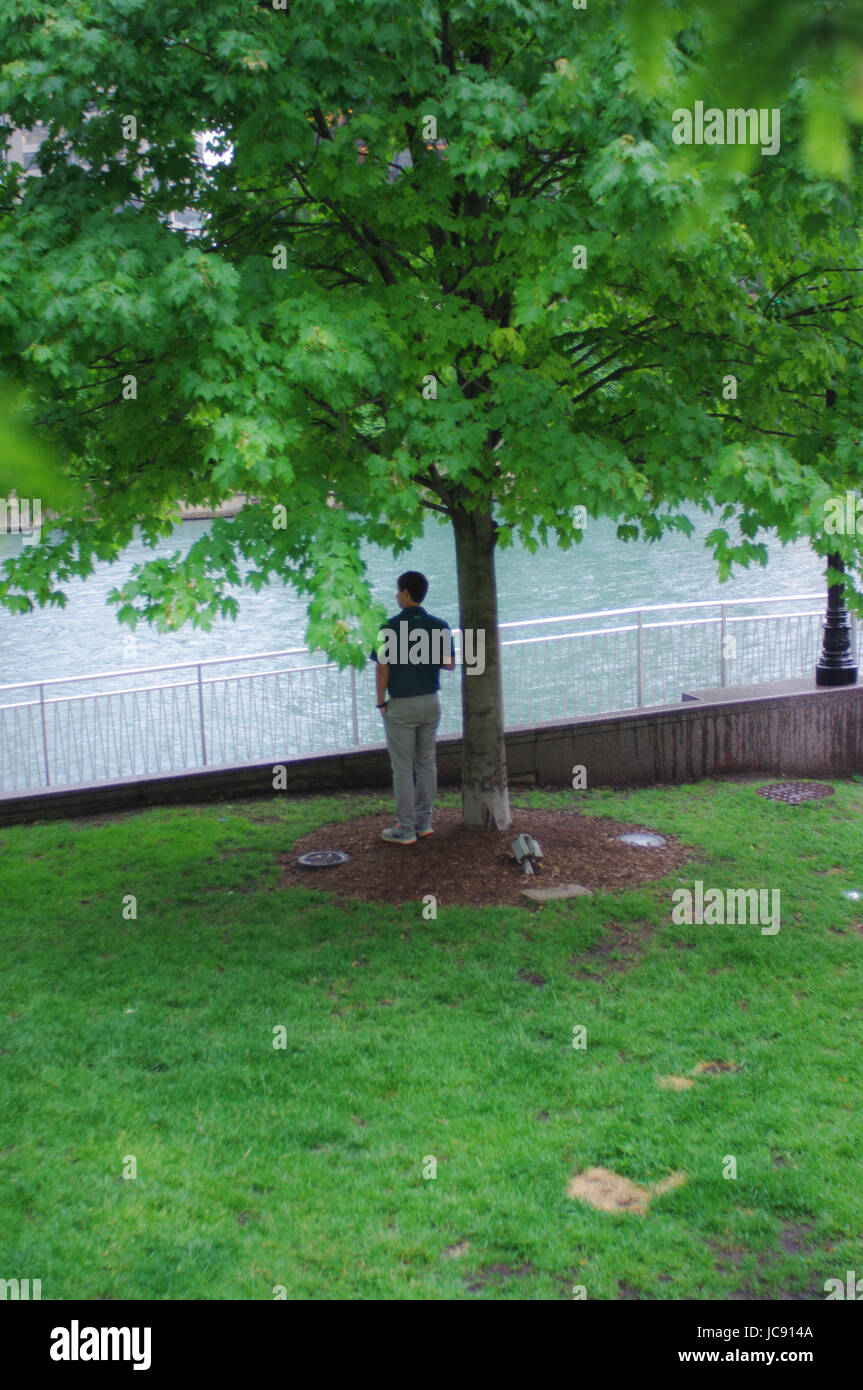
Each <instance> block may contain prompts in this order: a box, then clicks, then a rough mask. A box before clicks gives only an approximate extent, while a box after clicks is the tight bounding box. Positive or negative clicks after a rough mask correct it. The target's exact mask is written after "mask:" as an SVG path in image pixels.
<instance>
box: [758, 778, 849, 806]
mask: <svg viewBox="0 0 863 1390" xmlns="http://www.w3.org/2000/svg"><path fill="white" fill-rule="evenodd" d="M758 795H759V796H763V797H766V798H767V800H768V801H785V802H787V804H788V805H789V806H796V805H797V804H798V803H799V802H801V801H821V800H822V799H823V798H824V797H825V796H833V795H834V791H833V788H832V787H828V786H827V784H826V783H825V782H774V783H773V785H772V786H768V787H759V788H758Z"/></svg>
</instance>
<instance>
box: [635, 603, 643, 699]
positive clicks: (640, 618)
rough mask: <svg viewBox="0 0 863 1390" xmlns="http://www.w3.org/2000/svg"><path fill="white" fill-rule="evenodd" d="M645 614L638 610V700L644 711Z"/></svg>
mask: <svg viewBox="0 0 863 1390" xmlns="http://www.w3.org/2000/svg"><path fill="white" fill-rule="evenodd" d="M643 625H644V614H643V612H642V611H641V609H640V608H639V610H638V690H637V692H636V699H637V701H638V708H639V709H644V637H643V632H644V626H643Z"/></svg>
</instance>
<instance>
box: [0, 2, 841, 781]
mask: <svg viewBox="0 0 863 1390" xmlns="http://www.w3.org/2000/svg"><path fill="white" fill-rule="evenodd" d="M276 2H277V3H278V0H276ZM746 3H747V4H748V5H750V13H751V14H756V13H757V14H760V13H761V12H760V10H758V7H757V6H755V3H754V0H751V3H750V0H746ZM833 8H834V10H835V9H836V7H833ZM840 8H841V7H840ZM660 11H663V14H660ZM846 12H847V11H846V10H842V13H843V14H845V13H846ZM794 13H795V16H796V21H799V20H800V13H801V12H800V11H799V9H798V8H796V7H795V10H794ZM657 16H659V17H657ZM642 21H643V22H642ZM713 22H714V21H713V20H711V18H710V15H708V14H705V12H703V11H701V10H699V9H697V8H694V7H693V8H692V9H691V11H689V12H684V11H682V10H680V9H679V8H677V9H675V8H673V7H671V8H669V7H662V6H660V7H657V6H655V5H649V6H647V7H646V9H645V11H644V15H643V16H642V20H641V21H640V20H639V19H638V17H637V15H636V12H635V8H634V7H633V6H631V5H628V4H625V3H623V0H616V2H615V0H611V3H605V4H602V5H600V4H593V3H589V4H588V5H587V6H586V7H585V8H576V7H575V6H572V7H570V6H568V5H564V4H560V3H550V2H549V0H460V3H454V4H451V5H446V4H438V3H437V2H436V0H418V3H415V4H413V5H411V6H408V7H397V6H395V5H393V4H392V3H391V2H388V0H357V3H354V4H352V5H351V6H350V7H349V8H348V9H345V7H344V6H342V5H339V4H337V3H336V0H286V3H285V5H284V7H281V5H279V7H276V4H274V3H273V2H272V0H266V3H265V0H260V2H259V3H258V4H241V3H238V0H211V2H210V3H209V4H208V5H206V6H200V7H189V6H184V5H179V4H177V3H172V0H67V3H65V4H63V5H62V6H56V5H50V4H40V3H38V0H27V2H26V3H25V0H19V3H17V4H15V3H12V4H7V5H6V6H5V7H4V10H3V12H2V15H0V51H2V52H3V54H4V63H3V66H2V69H0V111H3V112H5V113H6V121H7V124H8V126H10V127H13V128H14V127H19V128H20V127H28V126H31V125H33V124H34V123H35V122H36V121H37V120H38V121H41V122H44V123H45V124H47V126H48V128H49V132H50V134H49V138H48V139H47V140H46V141H45V143H44V144H43V145H42V147H41V149H40V151H39V155H38V164H39V169H40V172H41V177H39V178H24V177H22V176H21V171H20V170H18V169H17V167H16V166H14V165H12V166H9V167H8V168H7V169H6V171H5V172H4V175H3V187H2V190H0V199H2V202H0V290H2V301H0V372H2V374H3V376H4V377H7V378H11V379H13V380H15V381H16V382H18V383H20V384H22V385H23V386H24V387H25V388H26V390H27V393H28V401H29V409H30V414H31V417H32V419H33V421H34V422H36V424H37V425H38V429H39V432H40V436H41V437H43V438H44V439H46V440H49V441H50V442H51V443H52V444H53V445H54V446H55V448H56V450H57V451H58V453H59V455H60V456H61V458H62V459H63V464H62V469H63V473H64V475H65V476H66V478H67V479H68V480H70V481H71V482H73V483H74V484H76V485H77V486H78V488H79V489H80V493H79V497H80V496H83V498H84V499H85V500H83V501H81V500H79V501H78V502H77V503H76V504H74V505H66V506H65V507H64V506H62V505H61V506H59V507H58V508H56V510H57V513H58V516H57V529H56V530H54V531H53V532H51V534H50V535H49V534H47V532H46V533H45V534H44V535H43V538H42V542H41V544H40V545H39V546H34V547H31V548H28V549H27V550H26V551H25V552H23V553H22V554H21V555H20V556H16V557H15V558H14V559H13V560H11V561H8V562H7V564H6V568H5V577H3V578H2V580H0V602H3V603H5V604H6V605H7V607H10V608H12V609H15V608H23V607H25V606H27V605H28V604H29V602H30V601H31V598H32V599H35V600H36V601H37V602H40V603H44V602H54V601H62V589H61V588H60V587H58V586H60V585H62V582H63V581H64V579H68V577H69V576H70V575H73V574H81V575H86V574H87V573H89V572H90V570H91V568H92V565H93V563H94V561H95V560H97V559H102V560H106V559H108V560H110V559H113V558H114V557H116V556H117V555H118V554H119V553H120V552H121V550H122V549H123V547H124V546H125V545H126V544H127V543H128V542H129V540H130V539H131V537H132V534H133V528H134V527H135V526H136V525H139V526H140V527H141V529H142V533H143V535H144V537H145V539H152V540H155V539H156V538H158V537H160V536H164V535H167V534H168V533H169V532H170V529H171V526H172V524H173V521H174V519H175V516H176V501H177V499H178V498H185V499H186V500H188V501H190V502H201V501H204V500H207V499H209V500H210V501H212V502H218V501H220V500H222V499H224V498H225V497H227V496H229V495H231V494H233V493H236V492H242V493H245V494H247V495H250V496H251V497H253V498H255V499H256V501H255V503H254V504H251V505H248V506H246V507H245V508H244V509H243V511H242V512H241V513H240V515H239V516H238V517H237V518H236V519H235V520H233V521H230V522H229V521H216V522H214V523H213V525H212V527H211V528H210V529H209V531H208V533H207V534H206V535H205V536H202V537H201V538H200V539H198V540H197V541H195V543H194V544H193V545H192V546H191V548H190V549H189V551H188V554H187V555H186V556H185V558H181V557H180V556H179V554H178V555H177V556H175V557H174V558H172V559H156V560H153V561H150V562H148V563H147V564H145V565H144V566H143V567H141V568H140V569H139V571H138V572H137V573H136V575H135V577H134V579H133V580H132V581H131V582H130V583H129V584H127V585H126V586H125V587H124V589H123V590H122V591H121V592H118V593H117V594H116V595H115V598H116V601H117V603H118V605H119V614H120V616H121V618H123V619H125V620H128V621H135V619H136V618H138V617H144V618H146V619H148V620H151V621H155V622H157V623H160V624H162V625H165V626H177V625H179V624H181V623H183V622H185V621H192V622H195V623H204V624H206V623H208V622H211V621H212V618H213V617H214V615H216V614H229V613H231V612H233V611H235V607H236V599H235V598H234V597H233V596H232V595H231V594H230V593H229V592H228V586H229V585H231V584H234V583H236V582H238V581H239V580H240V579H241V578H242V579H243V582H245V583H246V584H248V585H251V586H253V587H257V586H260V585H261V584H263V583H264V582H266V581H267V580H268V579H269V578H270V577H272V576H279V577H282V578H284V579H290V581H291V582H293V583H294V584H296V585H298V586H299V587H300V589H302V590H303V591H305V592H306V593H307V594H308V595H309V599H310V610H309V611H310V626H309V630H308V640H309V642H310V644H311V645H313V646H320V647H322V648H324V649H325V650H327V651H328V652H329V653H330V654H331V655H333V656H335V657H336V658H337V659H339V660H341V661H349V660H352V661H355V662H357V663H359V662H360V661H362V660H363V659H364V656H365V654H366V651H367V648H368V643H369V637H370V636H371V635H373V632H374V631H375V630H376V628H377V625H378V623H379V621H380V619H381V618H382V616H383V613H382V611H381V610H380V609H379V607H376V606H375V605H374V604H372V603H371V600H370V594H369V588H368V583H367V580H366V576H365V574H364V572H363V566H362V562H361V559H360V543H361V542H362V541H363V540H368V541H372V542H376V543H377V544H379V545H383V546H386V547H390V548H391V549H392V551H393V553H394V555H399V554H402V553H404V552H406V551H407V550H408V549H409V548H410V545H411V543H412V542H413V541H414V540H415V539H416V538H417V537H418V536H419V535H420V534H421V531H422V528H423V526H424V524H425V523H426V521H427V519H428V517H429V516H430V515H431V516H435V517H438V518H439V519H441V520H442V521H445V522H451V523H452V524H453V525H454V527H455V530H456V541H457V550H458V548H459V545H460V546H461V550H460V554H461V555H462V559H463V560H464V561H465V564H467V559H468V558H469V559H470V564H471V565H472V566H473V569H472V570H471V573H472V575H473V579H472V580H471V584H470V585H469V586H468V585H467V580H466V578H465V576H467V574H468V568H469V567H468V568H465V567H464V566H462V570H460V574H462V577H463V578H465V586H464V591H463V592H462V595H461V598H462V604H461V606H462V614H461V617H462V622H463V624H464V625H476V623H477V622H479V621H481V622H482V623H483V624H484V625H488V624H489V623H491V624H492V625H494V623H495V622H496V617H495V613H496V609H495V604H494V594H493V552H494V549H495V547H496V546H506V545H507V544H509V543H511V541H512V540H513V538H514V537H516V536H518V537H519V538H520V539H521V540H522V541H523V543H524V544H525V545H527V546H535V545H537V544H539V543H543V542H547V541H550V542H553V543H556V544H559V545H562V546H569V545H572V544H574V543H577V542H578V541H579V540H580V539H581V534H582V533H581V530H580V528H579V526H578V525H577V524H576V525H574V524H573V522H574V519H576V516H577V513H576V511H575V509H577V508H584V509H585V511H586V513H587V515H588V516H589V517H596V516H601V515H606V516H611V517H613V518H615V519H616V521H617V523H618V535H619V536H620V537H621V539H627V538H630V537H635V536H637V535H641V534H643V535H645V536H647V537H654V538H655V537H658V536H660V535H661V534H662V532H663V531H664V530H666V529H668V528H672V527H674V528H678V529H681V530H684V531H689V530H691V524H690V522H689V521H688V520H687V518H686V517H685V515H683V514H682V513H681V511H680V508H681V507H682V506H683V505H684V504H686V503H690V504H691V503H693V502H694V503H697V504H699V505H707V504H709V503H711V502H714V503H718V504H720V505H721V506H722V507H723V508H724V510H723V512H722V516H721V519H720V521H719V524H718V525H717V526H716V527H715V529H714V530H713V531H712V532H711V533H710V537H709V540H710V544H711V545H712V546H713V548H714V550H715V553H716V557H717V562H718V564H719V568H720V573H722V574H725V573H727V572H728V568H729V565H730V564H731V563H733V562H735V561H739V562H744V563H745V562H749V561H751V560H753V559H755V560H760V561H762V562H763V561H764V560H765V559H766V550H765V546H764V542H763V538H759V536H760V534H761V533H766V532H770V531H775V533H776V534H777V535H779V537H780V538H781V539H783V540H789V539H792V538H795V537H798V536H801V535H809V536H810V537H811V538H812V541H813V544H814V545H815V547H816V549H819V550H820V551H821V553H823V554H825V555H826V554H827V553H828V552H830V551H833V550H840V551H841V553H842V554H843V555H844V558H845V559H846V561H847V563H848V564H849V566H851V567H853V566H854V565H856V564H858V563H859V553H860V552H859V538H858V537H857V536H856V535H848V536H842V537H836V536H833V535H831V536H825V534H824V504H825V503H826V500H827V499H828V498H829V497H831V496H834V495H835V494H836V493H837V491H844V490H845V489H846V488H853V487H854V486H855V485H856V481H857V472H856V458H857V454H858V442H859V419H858V414H857V406H856V402H857V399H858V398H859V395H860V385H861V381H860V373H861V351H863V346H861V343H863V339H861V325H860V321H859V319H860V283H859V282H860V274H861V270H863V258H861V254H860V250H861V248H860V232H859V226H860V199H859V187H858V182H857V178H856V175H855V174H854V172H853V170H854V164H855V160H857V156H858V153H859V129H858V128H857V126H856V125H854V124H853V123H851V124H849V121H851V122H853V120H854V119H855V118H856V117H859V114H860V111H859V101H858V98H859V91H858V87H857V86H855V83H856V82H857V81H858V78H859V72H858V70H857V69H856V68H855V67H854V57H853V55H854V52H855V51H856V50H854V46H853V42H852V39H853V35H852V38H851V39H848V40H847V43H846V37H845V36H844V31H843V33H841V34H840V36H839V39H837V42H839V43H840V46H841V45H842V44H845V47H843V48H842V53H843V55H845V56H844V57H843V63H844V67H843V68H842V74H841V76H842V82H839V79H838V78H837V82H839V85H838V86H837V87H836V91H837V96H836V110H837V111H839V112H840V115H841V119H842V121H843V123H844V124H843V135H842V138H843V140H844V141H845V144H846V146H847V149H848V151H849V152H850V153H849V157H848V158H847V159H846V158H844V156H843V158H842V159H838V160H834V161H833V162H832V164H831V162H830V160H829V159H828V160H826V166H827V167H825V160H824V158H823V148H824V139H823V131H822V132H821V134H820V135H819V134H818V131H817V130H816V136H815V137H813V136H812V119H813V118H812V109H813V103H812V93H813V90H821V88H822V87H823V84H824V83H825V82H826V81H827V77H826V76H825V72H824V65H823V64H821V65H820V66H819V65H818V64H816V65H815V68H814V70H811V71H810V70H807V69H806V66H805V62H804V63H803V65H802V66H800V65H798V66H797V67H795V66H794V65H793V64H791V65H790V66H789V62H788V61H786V60H787V59H788V54H787V52H786V49H783V48H782V45H781V43H780V44H779V48H778V53H779V56H778V57H775V54H774V57H775V61H773V62H772V64H771V63H765V71H764V76H763V81H762V74H761V72H760V70H759V66H758V63H759V56H760V55H761V54H762V49H763V45H764V43H765V42H766V39H765V38H764V32H765V25H764V23H763V17H762V23H761V29H760V30H759V29H758V26H757V25H756V26H755V28H754V29H753V30H752V31H751V32H750V33H749V34H748V35H747V34H746V33H745V32H744V33H742V34H741V32H740V31H739V30H738V29H735V28H734V27H733V26H732V28H731V29H727V30H726V31H724V34H725V40H727V41H728V42H732V41H733V43H736V45H737V46H736V48H735V49H734V53H735V56H736V60H737V61H736V62H735V64H734V65H733V72H732V74H731V76H732V77H733V79H734V80H733V82H732V81H731V77H730V78H729V83H730V86H729V91H732V89H733V101H732V100H729V101H726V100H724V99H723V92H722V89H721V80H720V79H721V74H717V73H716V71H715V70H713V69H712V68H711V67H710V63H709V61H708V60H706V59H705V53H706V51H707V42H708V38H709V37H710V36H711V32H712V31H711V23H713ZM644 23H646V24H647V28H646V30H645V28H644ZM651 25H652V26H653V28H651ZM657 26H658V27H657ZM792 29H793V26H792ZM782 32H783V34H785V33H786V30H785V29H784V28H783V31H782ZM639 34H641V38H640V39H639ZM645 34H646V37H645ZM657 34H658V38H657V37H656V36H657ZM759 34H760V38H759ZM633 35H635V37H633ZM651 35H652V36H653V37H651ZM735 35H736V39H735ZM759 43H761V45H762V48H759ZM640 44H641V47H640V46H639V45H640ZM651 44H653V47H652V48H651ZM786 48H787V45H786ZM764 51H765V52H766V50H764ZM771 51H773V50H771ZM645 53H647V58H645ZM746 72H748V74H749V84H750V90H749V95H748V97H747V98H746V99H745V101H743V103H742V104H743V105H744V106H746V107H752V108H761V107H765V106H768V105H770V106H774V105H777V104H778V105H779V107H780V109H781V115H782V126H781V132H782V138H781V147H780V149H779V150H778V152H777V153H776V154H774V155H764V154H761V153H760V152H759V151H758V150H757V149H756V150H754V151H753V149H752V148H746V149H745V150H744V149H738V150H733V149H729V147H727V146H726V147H722V148H718V147H717V146H716V145H711V144H702V145H692V146H689V147H685V146H684V147H682V146H678V145H676V144H675V142H674V140H673V138H672V132H673V119H672V118H673V112H674V110H675V108H676V107H678V106H679V105H680V104H681V102H682V101H683V100H684V98H689V97H691V98H692V100H696V99H698V93H703V97H704V99H705V101H706V102H707V103H714V104H717V105H719V106H720V107H722V106H725V105H737V104H738V98H739V96H740V87H741V84H740V81H739V78H740V74H741V73H746ZM855 73H856V74H857V76H855ZM845 78H847V82H845ZM842 83H845V85H842ZM819 84H821V86H819ZM744 85H745V84H744ZM777 91H778V92H779V96H778V97H777V96H776V92H777ZM849 93H850V95H849ZM855 102H857V103H858V104H857V105H855V104H854V103H855ZM843 103H844V104H843ZM130 118H131V119H130ZM202 132H211V133H212V149H213V153H214V156H217V157H218V158H219V162H213V161H212V160H211V161H209V162H208V161H205V160H203V159H202V158H201V157H200V151H199V147H198V145H197V144H196V140H195V135H196V133H199V134H200V133H202ZM819 142H820V143H819ZM819 151H820V154H819ZM183 209H194V210H195V211H196V212H197V214H198V216H199V219H200V224H201V225H200V230H199V232H197V233H195V234H191V235H186V234H183V233H182V232H178V231H176V230H172V229H171V228H170V227H169V226H168V225H167V223H166V221H165V216H166V214H167V213H169V212H170V211H172V210H173V211H180V210H183ZM827 402H829V409H828V408H826V403H827ZM43 505H44V506H47V507H51V506H52V501H51V498H50V497H49V498H45V499H43ZM734 515H736V516H737V517H738V518H739V521H740V526H741V530H742V533H743V541H742V543H735V542H734V540H733V539H732V538H731V537H730V533H729V531H728V530H727V523H728V521H729V520H730V519H731V517H732V516H734ZM486 523H487V524H486ZM486 552H487V554H486ZM483 557H484V558H483ZM460 563H461V562H460ZM244 567H247V568H244ZM483 576H484V578H483ZM850 582H851V583H853V584H855V585H856V583H857V580H856V578H855V577H854V576H853V574H852V575H851V576H850ZM475 584H476V585H478V586H479V588H480V589H482V590H484V592H483V594H481V595H480V599H479V601H478V602H476V603H474V602H473V599H472V598H471V596H470V594H469V593H468V592H467V589H468V587H470V588H473V587H474V586H475ZM472 619H473V624H471V620H472ZM493 635H495V636H496V628H493ZM496 679H498V675H497V672H496V670H495V669H492V670H491V671H490V672H489V673H488V680H489V681H490V682H492V684H493V683H494V681H495V680H496ZM467 684H468V685H470V684H471V683H470V682H468V683H467ZM479 686H480V680H479V679H478V680H477V682H476V687H477V688H476V691H475V695H474V697H473V698H474V699H475V700H476V701H478V702H479V703H478V704H477V705H476V708H475V710H474V714H475V715H476V717H477V718H479V714H478V711H479V708H480V705H482V707H483V713H482V718H483V719H485V720H486V722H488V720H489V719H491V720H492V721H494V720H495V719H498V722H499V707H498V706H499V702H498V704H497V705H496V704H495V699H494V697H493V696H492V697H490V699H491V702H490V703H485V704H484V705H483V702H482V700H481V699H480V690H479ZM488 689H491V686H489V687H488ZM466 713H468V711H467V707H466ZM494 775H495V776H498V777H499V776H500V772H499V769H498V772H497V773H495V774H494Z"/></svg>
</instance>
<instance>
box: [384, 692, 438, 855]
mask: <svg viewBox="0 0 863 1390" xmlns="http://www.w3.org/2000/svg"><path fill="white" fill-rule="evenodd" d="M440 717H441V715H440V701H439V699H438V697H437V695H409V696H406V697H405V698H404V699H400V700H399V699H396V700H390V702H389V704H388V705H387V712H386V716H385V718H384V724H385V725H386V731H387V748H388V749H389V753H390V762H391V763H392V766H393V792H394V794H395V799H396V815H397V816H398V820H399V827H400V828H401V829H402V830H408V831H410V833H411V834H414V833H415V832H416V830H417V829H420V830H423V829H425V827H426V826H428V825H431V818H432V806H433V805H434V799H435V795H436V793H437V764H436V762H435V734H436V732H437V726H438V724H439V723H440Z"/></svg>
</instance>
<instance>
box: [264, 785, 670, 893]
mask: <svg viewBox="0 0 863 1390" xmlns="http://www.w3.org/2000/svg"><path fill="white" fill-rule="evenodd" d="M393 821H394V817H393V816H389V817H385V816H381V815H373V816H362V817H359V818H358V819H356V820H349V821H344V822H343V823H342V824H339V825H323V826H321V827H320V829H319V830H315V831H313V832H312V833H311V834H310V835H304V836H303V837H302V838H301V839H299V840H297V842H296V844H295V845H294V846H293V848H292V849H291V850H290V851H289V852H288V853H285V854H280V855H279V863H280V865H281V874H280V880H279V882H280V886H281V887H293V886H302V887H303V888H315V889H320V890H321V891H322V892H324V893H332V894H333V895H334V896H335V897H338V898H345V899H352V898H353V899H357V898H358V899H360V900H361V901H363V902H374V903H409V902H419V901H420V900H421V899H422V898H424V897H425V896H426V895H427V894H429V893H432V894H434V896H435V898H436V899H437V902H438V905H439V906H443V905H447V904H450V905H455V906H459V907H491V906H499V907H503V906H520V907H527V906H528V899H527V898H523V897H522V895H521V890H522V888H552V887H555V886H557V885H559V884H564V883H580V884H582V885H583V886H584V887H585V888H594V889H597V888H606V889H611V890H613V891H616V890H619V889H622V888H634V887H637V886H638V885H639V884H641V883H646V882H648V881H649V880H651V879H655V878H663V877H664V876H665V874H668V873H670V872H671V871H672V870H673V869H676V868H679V867H680V866H681V865H682V864H685V863H686V862H687V860H689V859H691V857H692V853H693V851H692V849H691V848H690V847H688V846H686V845H683V844H681V843H680V841H679V840H675V839H674V837H673V836H668V837H667V843H666V844H665V845H663V846H661V847H659V848H650V849H646V848H641V847H639V846H636V845H626V844H622V843H621V842H620V841H619V840H618V839H616V836H617V835H620V834H621V833H622V832H624V831H630V830H645V829H649V827H646V826H641V825H624V824H622V823H621V822H620V821H615V820H611V819H610V818H609V817H607V816H582V815H579V814H578V812H576V811H572V812H566V811H531V810H523V809H518V810H514V811H513V813H512V825H511V826H510V828H509V829H508V830H467V829H465V827H464V826H463V825H462V820H461V811H460V810H459V809H458V808H455V807H453V808H450V807H446V808H443V809H441V810H437V811H435V817H434V831H435V833H434V835H430V836H429V837H428V838H427V839H424V840H417V843H416V844H415V845H399V844H390V843H388V842H387V841H386V840H382V839H381V831H382V830H383V829H384V828H385V827H386V826H388V825H392V824H393ZM521 834H528V835H532V836H533V837H534V839H535V840H538V841H539V844H540V847H541V849H542V852H543V858H542V860H541V865H540V869H539V872H538V873H536V874H533V875H528V874H525V873H524V872H523V871H522V870H521V869H520V868H519V866H518V865H517V864H516V862H515V859H514V858H513V855H512V842H513V840H514V839H515V838H516V836H517V835H521ZM327 849H340V850H346V851H347V852H348V854H349V855H350V859H349V860H348V861H347V863H345V864H339V865H337V866H336V867H335V868H331V869H319V870H309V869H303V868H301V867H300V866H299V865H298V864H297V862H296V861H297V858H298V856H299V855H301V854H304V853H308V852H309V851H310V850H327ZM572 901H573V902H578V901H579V899H578V898H574V899H572Z"/></svg>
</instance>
